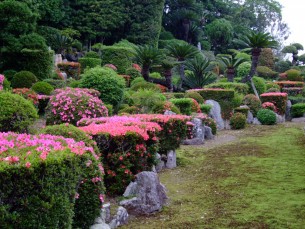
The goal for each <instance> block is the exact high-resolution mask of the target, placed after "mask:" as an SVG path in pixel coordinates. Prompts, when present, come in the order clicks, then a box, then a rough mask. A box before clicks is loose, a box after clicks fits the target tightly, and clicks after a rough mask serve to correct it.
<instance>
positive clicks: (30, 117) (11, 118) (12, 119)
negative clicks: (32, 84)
mask: <svg viewBox="0 0 305 229" xmlns="http://www.w3.org/2000/svg"><path fill="white" fill-rule="evenodd" d="M37 118H38V115H37V111H36V109H35V107H34V105H33V103H32V102H30V101H28V100H26V99H24V98H23V97H22V96H20V95H16V94H12V93H10V92H1V93H0V132H7V131H14V132H21V133H24V132H27V131H28V127H29V126H30V125H31V124H33V123H34V121H35V120H36V119H37Z"/></svg>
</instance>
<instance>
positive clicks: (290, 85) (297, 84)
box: [275, 81, 304, 88]
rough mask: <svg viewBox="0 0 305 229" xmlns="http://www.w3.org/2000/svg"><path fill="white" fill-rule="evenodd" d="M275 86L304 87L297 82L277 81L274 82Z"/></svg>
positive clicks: (302, 83) (301, 83)
mask: <svg viewBox="0 0 305 229" xmlns="http://www.w3.org/2000/svg"><path fill="white" fill-rule="evenodd" d="M275 83H276V84H277V85H279V86H280V87H281V88H283V87H286V88H287V87H304V82H298V81H279V82H275Z"/></svg>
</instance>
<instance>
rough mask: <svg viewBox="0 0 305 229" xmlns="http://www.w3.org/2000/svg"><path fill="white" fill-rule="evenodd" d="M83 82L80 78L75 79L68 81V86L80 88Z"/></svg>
mask: <svg viewBox="0 0 305 229" xmlns="http://www.w3.org/2000/svg"><path fill="white" fill-rule="evenodd" d="M80 84H81V81H80V80H73V81H71V82H70V83H67V87H72V88H79V87H80Z"/></svg>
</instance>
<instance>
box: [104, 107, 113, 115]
mask: <svg viewBox="0 0 305 229" xmlns="http://www.w3.org/2000/svg"><path fill="white" fill-rule="evenodd" d="M105 107H107V110H108V116H112V115H113V106H112V105H111V104H105Z"/></svg>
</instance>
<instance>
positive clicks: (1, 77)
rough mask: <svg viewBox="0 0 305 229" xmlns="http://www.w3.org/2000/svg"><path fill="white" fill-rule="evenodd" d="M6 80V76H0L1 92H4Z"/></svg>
mask: <svg viewBox="0 0 305 229" xmlns="http://www.w3.org/2000/svg"><path fill="white" fill-rule="evenodd" d="M4 79H5V77H4V75H1V74H0V91H1V90H3V82H4Z"/></svg>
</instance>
